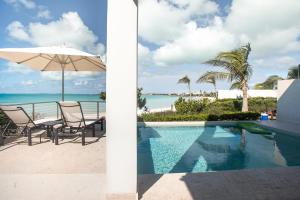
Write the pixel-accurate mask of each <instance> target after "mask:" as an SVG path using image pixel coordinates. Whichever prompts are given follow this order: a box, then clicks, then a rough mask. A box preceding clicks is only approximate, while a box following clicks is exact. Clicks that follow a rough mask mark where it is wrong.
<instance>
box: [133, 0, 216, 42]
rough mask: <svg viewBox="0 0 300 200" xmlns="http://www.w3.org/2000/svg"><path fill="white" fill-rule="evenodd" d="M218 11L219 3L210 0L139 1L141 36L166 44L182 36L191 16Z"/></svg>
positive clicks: (196, 16) (150, 40) (149, 40)
mask: <svg viewBox="0 0 300 200" xmlns="http://www.w3.org/2000/svg"><path fill="white" fill-rule="evenodd" d="M217 11H218V5H217V4H216V3H214V2H212V1H208V0H173V1H166V0H162V1H157V0H143V1H141V2H140V3H139V22H140V23H139V36H140V37H141V38H142V39H144V40H146V41H148V42H152V43H155V44H164V43H166V42H170V41H172V40H174V39H176V38H178V37H180V36H182V35H183V34H184V31H185V28H186V26H185V25H186V23H188V21H189V20H190V19H191V18H198V17H201V16H205V15H209V14H213V13H216V12H217Z"/></svg>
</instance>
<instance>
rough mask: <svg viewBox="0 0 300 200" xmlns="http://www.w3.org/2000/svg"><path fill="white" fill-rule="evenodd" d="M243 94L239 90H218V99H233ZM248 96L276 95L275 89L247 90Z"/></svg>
mask: <svg viewBox="0 0 300 200" xmlns="http://www.w3.org/2000/svg"><path fill="white" fill-rule="evenodd" d="M242 95H243V93H242V91H241V90H218V97H219V99H235V98H237V97H241V96H242ZM248 97H274V98H276V97H277V92H276V90H248Z"/></svg>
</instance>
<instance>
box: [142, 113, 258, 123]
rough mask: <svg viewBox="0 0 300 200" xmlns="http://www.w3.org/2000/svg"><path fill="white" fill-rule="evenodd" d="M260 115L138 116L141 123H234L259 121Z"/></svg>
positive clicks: (176, 114) (156, 114) (169, 114)
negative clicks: (238, 121)
mask: <svg viewBox="0 0 300 200" xmlns="http://www.w3.org/2000/svg"><path fill="white" fill-rule="evenodd" d="M259 116H260V114H259V113H254V112H234V113H224V114H220V115H216V114H199V113H198V114H180V113H176V112H160V113H144V114H142V115H141V116H138V121H140V122H143V121H144V122H151V121H157V122H159V121H232V120H257V119H258V118H259Z"/></svg>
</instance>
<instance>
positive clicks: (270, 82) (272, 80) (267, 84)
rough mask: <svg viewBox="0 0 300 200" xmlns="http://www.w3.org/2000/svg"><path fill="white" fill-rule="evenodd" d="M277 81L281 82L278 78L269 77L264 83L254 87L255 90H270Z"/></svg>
mask: <svg viewBox="0 0 300 200" xmlns="http://www.w3.org/2000/svg"><path fill="white" fill-rule="evenodd" d="M278 80H283V78H281V77H280V76H277V75H272V76H269V77H268V78H267V79H266V80H265V81H264V82H262V83H258V84H256V85H255V86H254V89H256V90H272V89H274V88H275V87H276V85H277V82H278Z"/></svg>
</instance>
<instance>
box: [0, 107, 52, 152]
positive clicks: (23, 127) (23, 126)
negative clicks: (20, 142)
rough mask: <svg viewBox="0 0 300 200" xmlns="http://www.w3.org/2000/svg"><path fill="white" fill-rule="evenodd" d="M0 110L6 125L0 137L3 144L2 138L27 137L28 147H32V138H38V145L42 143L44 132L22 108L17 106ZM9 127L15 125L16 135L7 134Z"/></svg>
mask: <svg viewBox="0 0 300 200" xmlns="http://www.w3.org/2000/svg"><path fill="white" fill-rule="evenodd" d="M0 109H1V110H2V111H3V113H4V114H5V115H6V116H7V118H8V119H9V120H8V123H7V124H6V125H5V126H4V128H3V130H2V133H1V135H0V137H1V140H2V142H3V138H7V137H18V136H27V137H28V145H29V146H31V145H32V137H37V136H39V137H40V143H41V142H42V134H43V133H45V132H46V130H45V129H43V128H42V127H41V126H40V125H38V124H36V123H35V122H34V121H33V120H32V119H31V118H30V117H29V115H28V114H27V113H26V111H25V110H24V109H23V108H22V107H17V106H0ZM11 125H15V127H16V133H13V134H9V133H7V131H8V128H9V127H10V126H11Z"/></svg>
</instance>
